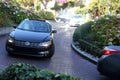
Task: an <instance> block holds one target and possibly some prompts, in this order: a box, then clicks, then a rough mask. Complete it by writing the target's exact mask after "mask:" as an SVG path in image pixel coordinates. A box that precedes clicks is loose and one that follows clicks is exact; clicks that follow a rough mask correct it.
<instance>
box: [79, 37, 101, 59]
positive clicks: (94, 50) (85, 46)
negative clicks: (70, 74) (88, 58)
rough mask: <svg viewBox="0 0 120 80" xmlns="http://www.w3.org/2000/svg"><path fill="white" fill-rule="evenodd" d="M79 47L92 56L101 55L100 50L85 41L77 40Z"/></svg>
mask: <svg viewBox="0 0 120 80" xmlns="http://www.w3.org/2000/svg"><path fill="white" fill-rule="evenodd" d="M79 44H80V45H79V46H80V47H81V49H82V50H85V51H87V52H89V53H90V54H92V55H93V56H95V57H96V56H97V57H100V56H101V55H102V49H100V48H98V47H97V46H96V45H93V44H91V43H89V42H87V41H85V40H82V39H79Z"/></svg>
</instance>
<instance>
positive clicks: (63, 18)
mask: <svg viewBox="0 0 120 80" xmlns="http://www.w3.org/2000/svg"><path fill="white" fill-rule="evenodd" d="M70 18H71V17H70V16H69V15H67V14H59V15H58V16H57V17H56V18H55V21H56V22H64V23H67V22H69V21H70Z"/></svg>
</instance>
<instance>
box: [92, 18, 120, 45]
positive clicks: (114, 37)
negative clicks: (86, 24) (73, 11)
mask: <svg viewBox="0 0 120 80" xmlns="http://www.w3.org/2000/svg"><path fill="white" fill-rule="evenodd" d="M119 30H120V19H117V18H116V17H115V16H105V17H103V18H101V19H99V20H98V21H96V22H95V24H94V25H93V29H92V31H93V32H96V34H97V35H99V38H100V40H99V41H101V42H103V43H104V45H119V44H120V32H119Z"/></svg>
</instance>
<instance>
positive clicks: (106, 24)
mask: <svg viewBox="0 0 120 80" xmlns="http://www.w3.org/2000/svg"><path fill="white" fill-rule="evenodd" d="M73 41H77V42H79V43H80V45H81V47H82V49H84V50H87V51H88V52H89V53H95V54H93V55H95V56H98V57H99V56H100V55H101V51H100V49H103V47H104V46H108V45H119V44H120V18H116V16H104V17H102V18H100V19H98V20H96V21H94V23H93V22H92V23H90V22H88V23H85V24H83V25H82V26H80V27H78V28H77V29H76V30H75V32H74V35H73ZM94 45H95V46H94ZM94 48H95V49H96V50H97V51H98V52H97V51H96V50H95V51H94V50H93V49H94Z"/></svg>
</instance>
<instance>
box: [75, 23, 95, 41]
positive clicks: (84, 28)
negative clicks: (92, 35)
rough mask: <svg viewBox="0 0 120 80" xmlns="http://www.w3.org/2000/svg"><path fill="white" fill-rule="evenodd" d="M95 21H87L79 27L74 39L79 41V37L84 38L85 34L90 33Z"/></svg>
mask: <svg viewBox="0 0 120 80" xmlns="http://www.w3.org/2000/svg"><path fill="white" fill-rule="evenodd" d="M92 24H93V22H87V23H85V24H83V25H81V26H79V27H78V28H76V30H75V32H74V34H73V41H79V39H84V38H85V36H86V35H87V34H88V33H89V30H90V29H91V26H92Z"/></svg>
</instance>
